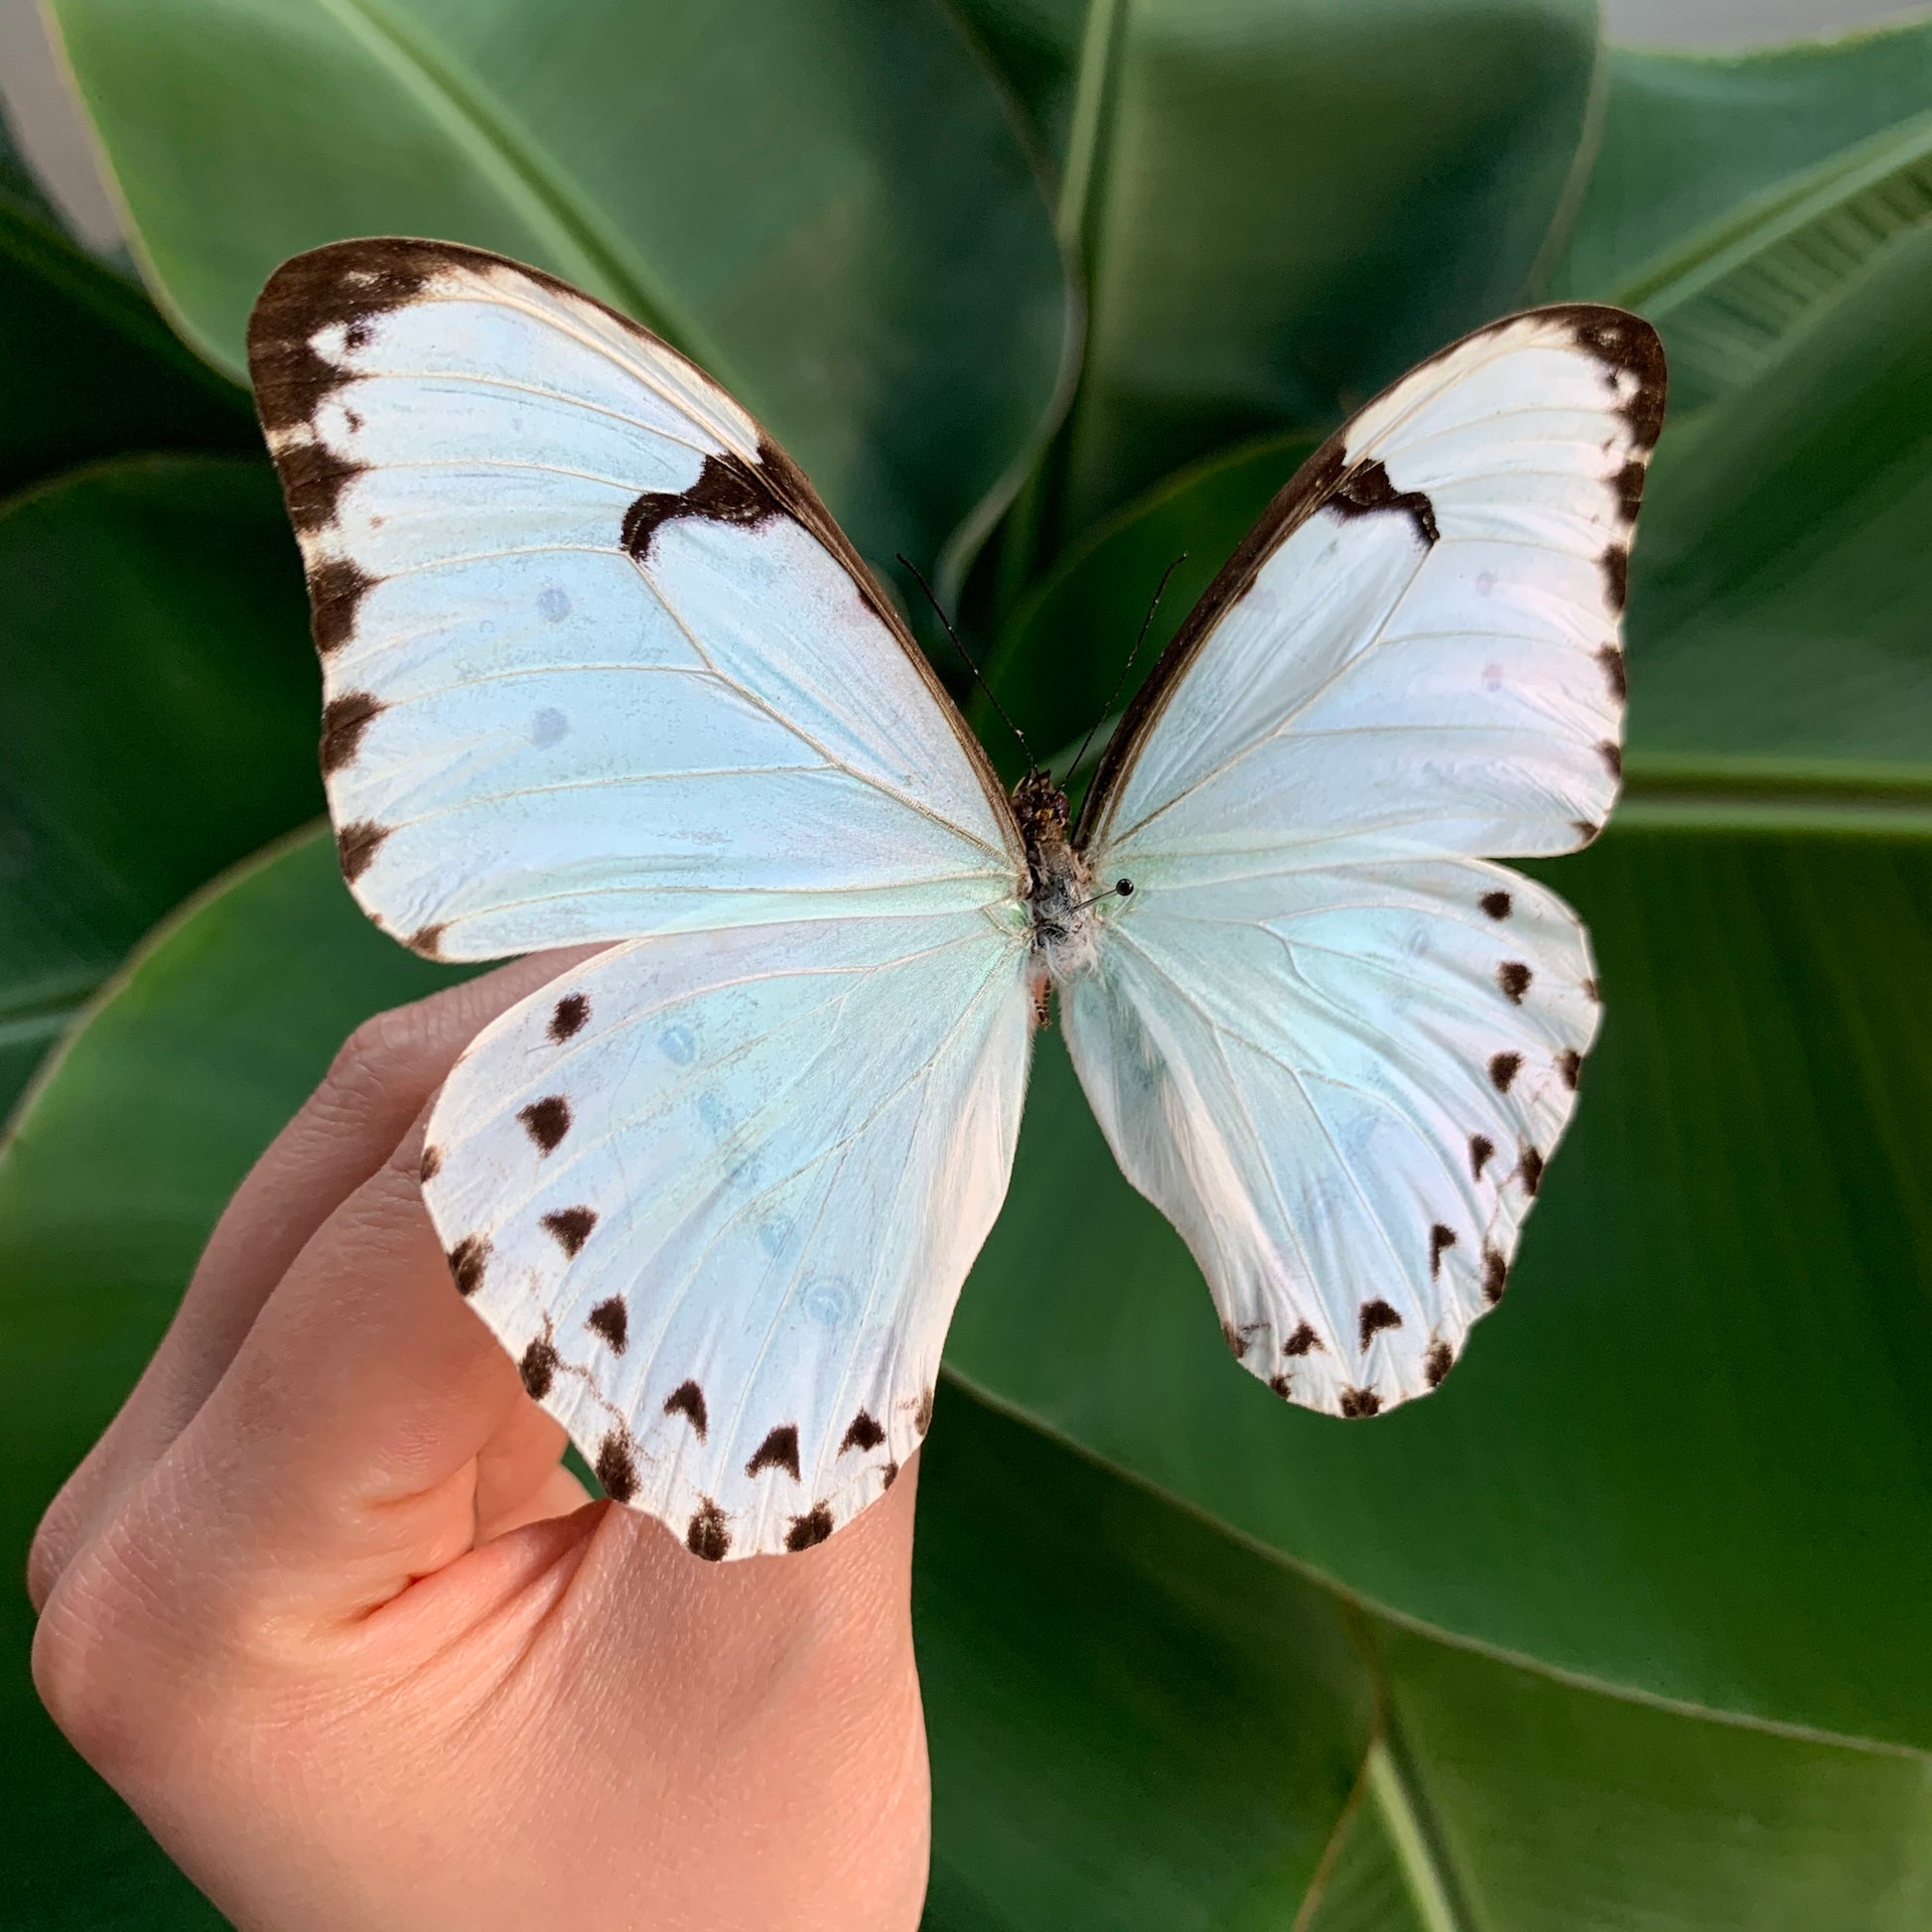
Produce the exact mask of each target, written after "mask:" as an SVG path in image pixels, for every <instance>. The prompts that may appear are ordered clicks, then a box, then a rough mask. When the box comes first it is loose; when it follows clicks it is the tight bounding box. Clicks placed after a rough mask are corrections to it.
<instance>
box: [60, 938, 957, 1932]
mask: <svg viewBox="0 0 1932 1932" xmlns="http://www.w3.org/2000/svg"><path fill="white" fill-rule="evenodd" d="M581 956H582V955H575V956H572V957H581ZM569 963H570V958H567V957H566V956H563V955H552V956H550V957H549V958H547V959H536V960H526V961H523V962H521V963H519V964H517V965H514V966H510V967H506V968H504V969H503V970H502V971H500V972H497V973H493V974H491V975H490V976H489V977H487V978H485V979H480V980H475V981H471V982H469V983H468V984H466V985H463V986H460V987H456V988H453V989H451V990H449V991H447V992H443V993H439V994H437V995H436V996H435V997H434V998H432V999H429V1000H425V1001H423V1002H421V1003H420V1004H418V1005H416V1006H412V1007H405V1008H402V1009H400V1010H398V1011H397V1012H394V1013H389V1014H384V1015H382V1016H381V1017H380V1018H378V1019H376V1020H373V1021H370V1022H369V1023H368V1024H367V1025H366V1026H364V1027H362V1028H360V1029H359V1030H358V1031H357V1032H356V1034H355V1035H354V1036H353V1037H352V1038H351V1039H350V1040H349V1042H348V1044H347V1045H346V1046H345V1047H344V1049H343V1051H342V1052H341V1053H340V1054H339V1055H338V1057H337V1060H336V1063H335V1065H334V1066H333V1067H332V1068H331V1069H330V1073H329V1076H328V1078H327V1079H326V1080H325V1081H324V1082H323V1084H322V1086H321V1087H320V1088H319V1089H318V1091H317V1092H316V1094H315V1095H314V1096H313V1097H312V1098H311V1099H310V1100H309V1101H308V1103H307V1104H306V1105H305V1106H304V1107H303V1109H302V1111H301V1112H300V1113H299V1114H298V1115H297V1116H296V1118H295V1119H294V1120H293V1121H292V1122H291V1123H290V1125H289V1126H288V1127H287V1128H286V1129H285V1130H284V1131H283V1133H282V1134H281V1136H280V1137H279V1138H278V1139H277V1140H276V1142H275V1144H274V1145H273V1146H272V1147H271V1148H270V1149H269V1150H268V1152H267V1153H266V1154H265V1155H264V1156H263V1157H262V1159H261V1161H260V1163H259V1164H258V1165H257V1166H256V1168H255V1170H254V1172H253V1173H251V1174H250V1175H249V1176H248V1178H247V1179H246V1180H245V1181H244V1182H243V1183H242V1186H241V1188H240V1190H239V1191H238V1192H237V1193H236V1195H235V1197H234V1199H233V1200H232V1201H231V1202H230V1203H229V1205H228V1208H227V1211H226V1213H225V1214H223V1216H222V1218H221V1221H220V1224H219V1226H217V1228H216V1229H215V1231H214V1234H213V1236H212V1238H211V1239H210V1241H209V1243H208V1247H207V1253H206V1254H205V1255H204V1257H203V1259H202V1263H201V1266H200V1268H199V1269H198V1270H197V1272H196V1275H195V1279H194V1282H193V1283H192V1285H191V1286H190V1288H189V1291H188V1294H187V1297H186V1298H185V1300H184V1302H183V1304H182V1307H181V1311H180V1312H179V1313H178V1315H177V1316H176V1319H175V1321H174V1324H173V1326H172V1327H171V1328H170V1330H169V1332H168V1335H167V1337H166V1339H165V1340H164V1341H163V1343H162V1345H161V1347H160V1349H159V1351H158V1352H157V1353H156V1355H155V1358H154V1360H153V1361H152V1362H151V1363H150V1364H149V1366H148V1368H147V1371H146V1373H145V1374H144V1375H143V1376H142V1378H141V1380H140V1382H139V1384H138V1385H137V1386H136V1388H135V1390H134V1393H133V1394H132V1395H131V1396H130V1397H129V1398H128V1401H127V1404H126V1406H125V1407H124V1408H123V1409H122V1411H121V1413H120V1414H119V1415H118V1416H117V1417H116V1418H115V1420H114V1422H113V1424H112V1426H111V1427H110V1428H109V1429H108V1431H107V1433H106V1434H105V1435H104V1436H103V1437H102V1438H101V1440H100V1442H99V1443H98V1444H96V1445H95V1447H94V1449H93V1450H92V1451H91V1453H90V1454H89V1455H88V1456H87V1458H86V1460H85V1461H84V1462H82V1463H81V1465H80V1467H79V1468H78V1469H77V1470H76V1471H75V1472H74V1474H73V1475H72V1476H71V1477H70V1478H69V1481H68V1483H67V1485H66V1487H65V1488H64V1489H63V1490H62V1491H61V1493H60V1495H59V1497H58V1498H57V1499H56V1500H55V1502H54V1505H53V1507H52V1508H51V1509H50V1510H49V1511H48V1513H47V1517H46V1519H45V1521H44V1522H43V1523H42V1525H41V1529H40V1534H39V1536H38V1537H37V1539H36V1541H35V1545H34V1550H33V1556H32V1560H31V1563H30V1568H29V1587H30V1590H31V1592H32V1595H33V1599H34V1604H35V1607H36V1608H37V1610H39V1612H40V1617H41V1621H40V1628H39V1632H38V1636H37V1639H36V1642H35V1648H34V1671H35V1680H36V1682H37V1684H38V1686H39V1688H40V1693H41V1696H42V1697H43V1699H44V1700H45V1701H46V1703H47V1706H48V1709H49V1710H50V1711H51V1712H52V1713H53V1715H54V1718H55V1721H56V1722H57V1723H58V1724H59V1725H60V1726H61V1728H62V1729H63V1730H64V1731H65V1732H66V1733H67V1734H68V1736H69V1738H70V1739H71V1740H72V1742H73V1743H74V1745H75V1746H76V1748H77V1749H78V1750H79V1751H80V1752H81V1754H82V1755H83V1756H84V1757H86V1758H87V1760H88V1761H89V1762H90V1763H91V1764H92V1765H93V1766H94V1767H95V1768H96V1769H97V1770H98V1771H99V1772H100V1773H101V1774H102V1775H103V1776H104V1777H105V1778H106V1779H107V1780H108V1781H109V1782H110V1783H111V1784H113V1785H114V1786H115V1787H116V1789H117V1790H119V1791H120V1793H121V1794H122V1796H123V1797H124V1798H126V1800H127V1801H128V1803H129V1804H130V1805H132V1806H133V1808H134V1810H135V1811H136V1812H137V1813H139V1815H140V1816H141V1818H142V1819H143V1820H144V1821H145V1822H146V1824H147V1825H148V1827H149V1828H150V1829H151V1830H152V1831H153V1832H154V1834H155V1836H156V1837H157V1838H158V1839H159V1840H160V1842H161V1843H162V1845H163V1846H164V1847H165V1848H166V1849H167V1850H168V1852H169V1853H170V1854H171V1855H172V1856H173V1857H174V1858H175V1860H176V1861H177V1862H178V1863H180V1864H181V1866H182V1867H183V1869H184V1870H186V1871H187V1872H188V1874H189V1875H190V1876H191V1877H192V1878H193V1879H195V1881H196V1882H197V1883H198V1884H200V1885H201V1886H202V1888H203V1889H204V1890H205V1891H206V1892H207V1894H208V1896H209V1897H210V1898H211V1899H212V1900H213V1901H214V1902H215V1904H216V1905H217V1906H219V1907H220V1909H221V1910H222V1911H223V1912H225V1913H226V1914H227V1915H228V1916H229V1918H231V1919H232V1920H233V1921H234V1922H235V1923H236V1924H237V1925H240V1926H243V1927H264V1928H274V1929H275V1932H299V1929H300V1928H306V1927H328V1928H330V1932H353V1928H359V1927H371V1928H374V1927H380V1928H383V1932H408V1929H411V1928H428V1927H441V1926H456V1925H461V1926H464V1927H466V1928H472V1929H474V1928H481V1927H496V1926H502V1927H511V1926H518V1927H520V1926H533V1927H534V1926H542V1927H563V1926H568V1927H625V1926H649V1927H654V1928H657V1927H661V1928H691V1932H697V1928H705V1932H712V1929H713V1928H726V1927H741V1926H743V1927H754V1926H756V1927H758V1928H759V1932H785V1929H788V1928H794V1927H796V1928H805V1927H820V1926H823V1927H832V1926H837V1927H838V1928H840V1932H871V1928H880V1932H888V1929H889V1928H891V1929H892V1932H899V1929H901V1928H909V1927H911V1926H912V1925H914V1924H915V1923H916V1921H917V1919H918V1915H919V1907H920V1900H921V1896H922V1893H923V1890H924V1883H925V1864H926V1851H927V1833H928V1787H927V1770H926V1756H925V1733H924V1726H923V1723H922V1720H921V1716H920V1708H919V1691H918V1682H917V1678H916V1676H915V1673H914V1669H913V1658H912V1639H911V1628H910V1620H909V1614H908V1584H909V1569H910V1557H911V1544H912V1513H913V1512H912V1504H913V1493H914V1490H915V1487H916V1482H915V1477H916V1462H914V1463H912V1464H908V1466H907V1468H906V1471H905V1473H904V1475H902V1476H901V1478H900V1479H899V1481H898V1482H897V1484H895V1485H894V1487H893V1489H892V1491H891V1493H890V1494H889V1495H888V1496H886V1497H885V1499H884V1500H882V1501H881V1502H880V1503H878V1504H877V1505H876V1506H875V1507H874V1508H872V1509H871V1510H869V1511H868V1512H867V1513H866V1514H865V1515H864V1516H863V1517H862V1518H861V1519H860V1520H859V1521H858V1522H856V1523H854V1524H853V1525H852V1526H851V1527H850V1528H849V1529H847V1530H845V1531H843V1532H842V1533H841V1534H840V1535H838V1536H836V1537H834V1538H833V1539H832V1540H831V1541H830V1542H829V1543H826V1544H824V1545H822V1546H820V1547H819V1548H817V1549H815V1550H811V1551H807V1552H805V1553H803V1554H801V1555H798V1556H790V1557H764V1558H754V1559H752V1560H750V1561H747V1562H742V1563H731V1564H717V1565H713V1564H706V1563H700V1562H699V1561H698V1560H697V1559H695V1558H693V1557H691V1556H690V1555H688V1554H687V1553H686V1552H685V1550H684V1549H683V1548H682V1547H681V1545H679V1543H678V1542H677V1541H676V1540H675V1539H674V1538H673V1537H672V1536H671V1535H670V1534H669V1533H668V1532H666V1531H665V1530H664V1529H662V1528H661V1527H660V1526H659V1525H658V1524H656V1523H655V1522H652V1521H651V1520H649V1519H648V1518H645V1517H643V1516H639V1515H636V1514H634V1513H632V1512H630V1511H628V1510H624V1509H621V1508H619V1507H618V1506H616V1505H615V1504H610V1503H594V1504H593V1503H587V1502H586V1500H585V1495H584V1491H583V1489H582V1488H581V1486H580V1485H579V1484H578V1482H577V1480H576V1479H575V1477H573V1476H572V1475H571V1474H570V1472H569V1471H568V1470H567V1469H565V1468H564V1467H563V1466H562V1464H561V1460H560V1458H561V1455H562V1452H563V1448H564V1438H563V1432H562V1430H561V1429H560V1428H559V1426H558V1425H557V1424H556V1423H555V1422H553V1421H552V1420H551V1419H550V1418H549V1417H548V1416H546V1415H545V1414H544V1413H543V1412H542V1411H541V1410H539V1409H538V1408H537V1407H536V1406H535V1404H533V1403H532V1402H531V1401H530V1400H529V1398H528V1397H527V1396H526V1395H525V1394H524V1392H523V1388H522V1385H521V1383H520V1381H519V1380H518V1377H517V1373H516V1370H515V1368H514V1367H513V1365H512V1364H511V1363H510V1361H509V1359H508V1358H507V1356H506V1355H505V1354H504V1353H503V1351H502V1349H501V1348H500V1347H499V1346H498V1345H497V1343H496V1342H495V1341H494V1340H493V1339H492V1338H491V1336H490V1335H489V1333H488V1331H487V1330H486V1329H485V1328H484V1327H483V1323H482V1321H481V1320H479V1319H478V1318H477V1316H476V1315H475V1314H473V1313H472V1312H471V1311H470V1310H469V1309H468V1308H466V1307H465V1305H464V1304H463V1302H462V1300H461V1299H460V1298H459V1296H458V1295H457V1292H456V1289H455V1287H454V1286H453V1284H452V1283H451V1280H450V1274H449V1269H448V1266H447V1264H446V1263H445V1261H444V1258H443V1255H442V1253H441V1250H440V1248H439V1246H438V1244H437V1240H436V1237H435V1234H434V1231H433V1230H432V1228H431V1226H430V1222H429V1217H428V1215H427V1213H426V1212H425V1210H424V1207H423V1204H422V1200H421V1196H420V1194H419V1192H418V1187H417V1178H416V1174H417V1166H418V1163H419V1160H420V1158H421V1151H422V1131H423V1120H424V1117H425V1115H426V1113H427V1110H428V1105H429V1102H430V1100H431V1099H432V1097H433V1096H434V1094H435V1091H436V1088H437V1086H438V1084H439V1083H440V1082H441V1080H442V1078H443V1076H444V1075H445V1074H446V1073H447V1072H448V1071H449V1068H450V1066H451V1064H452V1063H453V1062H454V1060H455V1059H456V1057H457V1055H458V1053H459V1052H461V1050H462V1049H463V1047H464V1046H465V1045H466V1044H467V1043H468V1041H469V1040H470V1038H471V1037H472V1035H474V1034H476V1033H477V1032H478V1031H479V1029H481V1028H482V1027H483V1026H484V1025H486V1024H487V1023H488V1022H489V1021H490V1020H492V1019H493V1018H495V1016H496V1015H497V1014H499V1013H501V1012H502V1011H503V1010H504V1009H505V1008H507V1007H508V1006H510V1005H511V1004H513V1003H514V1002H515V1001H516V1000H518V999H520V998H522V997H523V995H525V994H526V993H529V992H531V991H533V990H534V989H535V988H536V987H537V986H539V985H541V984H543V983H544V982H545V981H546V980H548V979H550V978H551V977H553V976H554V975H555V974H556V973H558V972H560V971H562V970H563V969H564V967H565V966H566V965H568V964H569ZM412 1123H413V1124H412ZM104 1178H105V1180H106V1182H107V1184H110V1185H111V1176H106V1177H104Z"/></svg>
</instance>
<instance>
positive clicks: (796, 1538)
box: [785, 1503, 832, 1556]
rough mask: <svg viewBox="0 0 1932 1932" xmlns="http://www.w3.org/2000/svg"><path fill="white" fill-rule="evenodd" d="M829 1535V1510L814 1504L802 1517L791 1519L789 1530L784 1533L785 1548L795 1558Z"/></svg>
mask: <svg viewBox="0 0 1932 1932" xmlns="http://www.w3.org/2000/svg"><path fill="white" fill-rule="evenodd" d="M831 1534H832V1512H831V1510H830V1509H829V1508H827V1507H826V1505H825V1504H824V1503H814V1504H813V1505H812V1506H811V1508H810V1509H808V1510H807V1511H806V1512H805V1513H804V1515H802V1516H794V1517H793V1518H792V1519H791V1528H790V1529H789V1530H787V1531H786V1532H785V1548H786V1549H787V1550H789V1551H791V1552H792V1554H793V1555H794V1556H795V1555H796V1554H797V1553H798V1552H799V1551H800V1550H809V1549H811V1548H812V1546H813V1545H814V1544H818V1543H823V1542H824V1541H825V1539H826V1538H827V1537H828V1536H830V1535H831Z"/></svg>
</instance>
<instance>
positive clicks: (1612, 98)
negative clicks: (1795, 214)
mask: <svg viewBox="0 0 1932 1932" xmlns="http://www.w3.org/2000/svg"><path fill="white" fill-rule="evenodd" d="M1928 109H1932V26H1929V25H1927V24H1926V23H1924V22H1922V21H1912V22H1909V23H1907V24H1904V25H1901V26H1895V27H1888V28H1883V29H1879V30H1877V31H1874V32H1869V33H1862V34H1853V35H1847V36H1846V37H1844V38H1843V39H1837V40H1819V41H1801V42H1797V43H1795V44H1793V45H1791V46H1788V47H1776V48H1766V49H1758V50H1754V51H1752V52H1750V53H1746V54H1683V53H1667V52H1662V51H1653V50H1649V49H1633V48H1615V49H1613V50H1612V51H1611V53H1610V58H1609V71H1608V89H1607V93H1606V96H1605V101H1604V109H1603V116H1602V127H1601V134H1600V138H1599V139H1598V141H1597V143H1596V148H1595V158H1594V161H1593V164H1592V166H1591V169H1590V173H1589V180H1588V186H1587V189H1586V190H1585V193H1584V196H1583V199H1582V202H1581V204H1580V206H1579V207H1578V210H1577V217H1576V220H1575V222H1574V224H1573V225H1572V227H1571V229H1570V236H1569V244H1568V247H1567V249H1566V250H1565V253H1564V255H1563V258H1562V259H1561V261H1560V262H1558V263H1557V264H1556V265H1555V267H1554V269H1553V271H1552V273H1551V275H1550V278H1549V283H1548V286H1549V289H1550V291H1551V292H1552V293H1553V294H1564V295H1578V296H1591V297H1595V298H1598V299H1602V298H1607V297H1612V296H1614V295H1615V294H1616V293H1617V292H1618V291H1622V290H1632V289H1641V288H1643V287H1645V286H1647V285H1648V284H1649V283H1650V281H1651V280H1652V278H1654V277H1655V276H1656V275H1657V274H1658V273H1659V272H1660V271H1661V270H1662V269H1663V268H1664V267H1665V265H1666V264H1668V263H1670V262H1671V261H1673V260H1674V259H1677V258H1679V257H1680V256H1682V255H1683V254H1684V253H1685V252H1686V251H1687V250H1688V251H1692V252H1695V248H1696V247H1697V246H1699V245H1704V244H1701V243H1699V242H1698V237H1700V236H1705V237H1709V238H1715V237H1716V236H1717V235H1720V234H1724V233H1726V232H1729V231H1730V230H1732V229H1733V227H1734V226H1736V225H1739V224H1742V223H1746V222H1750V221H1755V220H1758V219H1760V218H1762V217H1763V216H1764V215H1765V214H1766V213H1768V212H1769V211H1771V210H1773V209H1775V208H1776V207H1779V206H1780V205H1781V203H1782V202H1783V200H1784V198H1785V197H1786V196H1787V195H1788V194H1789V193H1790V192H1791V189H1792V185H1793V184H1794V183H1797V182H1798V181H1800V180H1802V179H1807V178H1809V179H1812V180H1814V181H1816V180H1820V179H1823V178H1824V175H1825V174H1828V173H1829V172H1830V171H1831V170H1832V168H1833V167H1834V165H1835V164H1840V163H1842V162H1843V160H1844V158H1845V157H1846V156H1847V155H1848V154H1849V153H1850V152H1851V151H1853V150H1858V149H1862V147H1863V144H1866V143H1873V142H1878V141H1881V140H1882V139H1883V138H1884V137H1885V136H1886V135H1887V134H1888V133H1889V132H1891V131H1892V130H1895V129H1897V128H1898V127H1899V126H1900V124H1901V123H1906V122H1910V121H1912V120H1914V119H1915V118H1916V117H1918V116H1920V115H1922V114H1924V113H1926V112H1927V110H1928ZM1864 151H1865V152H1867V153H1868V152H1870V151H1871V150H1868V149H1867V150H1864ZM1821 171H1822V172H1821Z"/></svg>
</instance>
